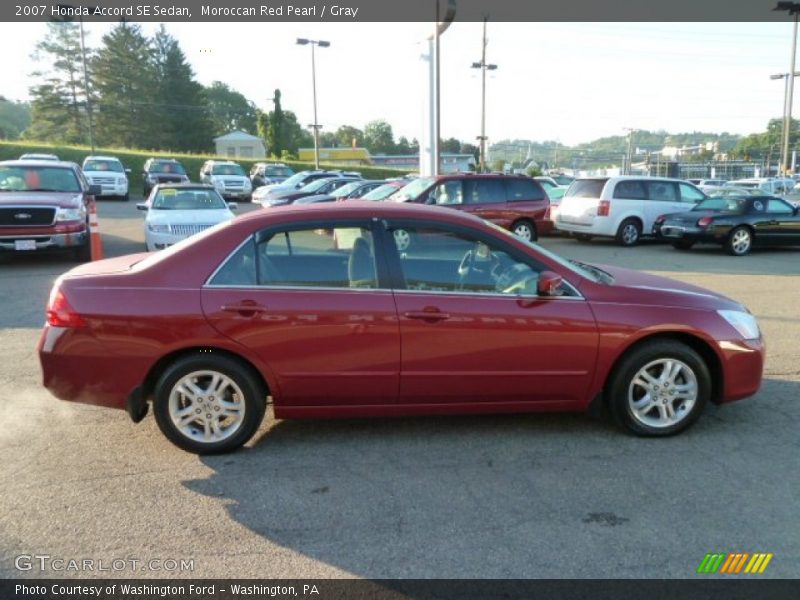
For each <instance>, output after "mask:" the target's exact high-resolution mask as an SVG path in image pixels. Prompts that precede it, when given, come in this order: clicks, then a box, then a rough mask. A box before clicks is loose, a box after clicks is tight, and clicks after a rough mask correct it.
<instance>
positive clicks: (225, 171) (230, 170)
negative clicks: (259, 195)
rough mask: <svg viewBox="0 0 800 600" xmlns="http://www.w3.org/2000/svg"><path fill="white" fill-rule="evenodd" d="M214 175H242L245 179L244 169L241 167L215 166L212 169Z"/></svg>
mask: <svg viewBox="0 0 800 600" xmlns="http://www.w3.org/2000/svg"><path fill="white" fill-rule="evenodd" d="M211 174H212V175H241V176H242V177H245V176H246V175H245V174H244V169H242V167H240V166H239V165H214V166H213V167H212V169H211Z"/></svg>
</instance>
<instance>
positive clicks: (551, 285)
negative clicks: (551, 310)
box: [536, 271, 564, 296]
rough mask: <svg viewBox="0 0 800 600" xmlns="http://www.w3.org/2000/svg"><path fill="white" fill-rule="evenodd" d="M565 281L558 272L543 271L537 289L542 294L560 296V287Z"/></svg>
mask: <svg viewBox="0 0 800 600" xmlns="http://www.w3.org/2000/svg"><path fill="white" fill-rule="evenodd" d="M563 281H564V280H563V278H562V277H561V275H559V274H558V273H553V271H542V272H541V273H539V282H538V283H537V285H536V291H537V292H538V293H539V295H540V296H560V295H561V289H560V288H561V283H562V282H563Z"/></svg>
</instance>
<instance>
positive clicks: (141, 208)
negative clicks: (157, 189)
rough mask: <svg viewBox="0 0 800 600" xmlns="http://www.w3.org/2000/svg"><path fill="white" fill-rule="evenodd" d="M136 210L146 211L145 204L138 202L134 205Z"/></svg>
mask: <svg viewBox="0 0 800 600" xmlns="http://www.w3.org/2000/svg"><path fill="white" fill-rule="evenodd" d="M136 210H147V202H139V203H138V204H137V205H136Z"/></svg>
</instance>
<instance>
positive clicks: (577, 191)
mask: <svg viewBox="0 0 800 600" xmlns="http://www.w3.org/2000/svg"><path fill="white" fill-rule="evenodd" d="M607 181H608V179H576V180H575V181H573V182H572V185H570V186H569V189H568V190H567V193H566V194H564V197H565V198H599V197H600V196H601V194H602V193H603V188H604V187H605V186H606V182H607Z"/></svg>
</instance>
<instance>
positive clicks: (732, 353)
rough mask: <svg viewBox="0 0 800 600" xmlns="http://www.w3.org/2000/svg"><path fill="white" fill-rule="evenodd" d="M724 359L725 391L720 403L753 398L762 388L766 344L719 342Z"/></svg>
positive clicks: (718, 346)
mask: <svg viewBox="0 0 800 600" xmlns="http://www.w3.org/2000/svg"><path fill="white" fill-rule="evenodd" d="M717 348H718V351H719V354H720V357H721V359H722V370H723V373H724V381H725V385H724V389H723V390H722V394H721V396H720V398H719V401H720V402H733V401H734V400H741V399H743V398H747V397H749V396H752V395H753V394H755V393H756V392H758V390H759V389H760V388H761V380H762V377H763V374H764V359H765V357H766V350H767V349H766V344H765V343H764V340H763V338H762V339H758V340H746V341H742V340H736V341H720V342H717Z"/></svg>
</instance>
